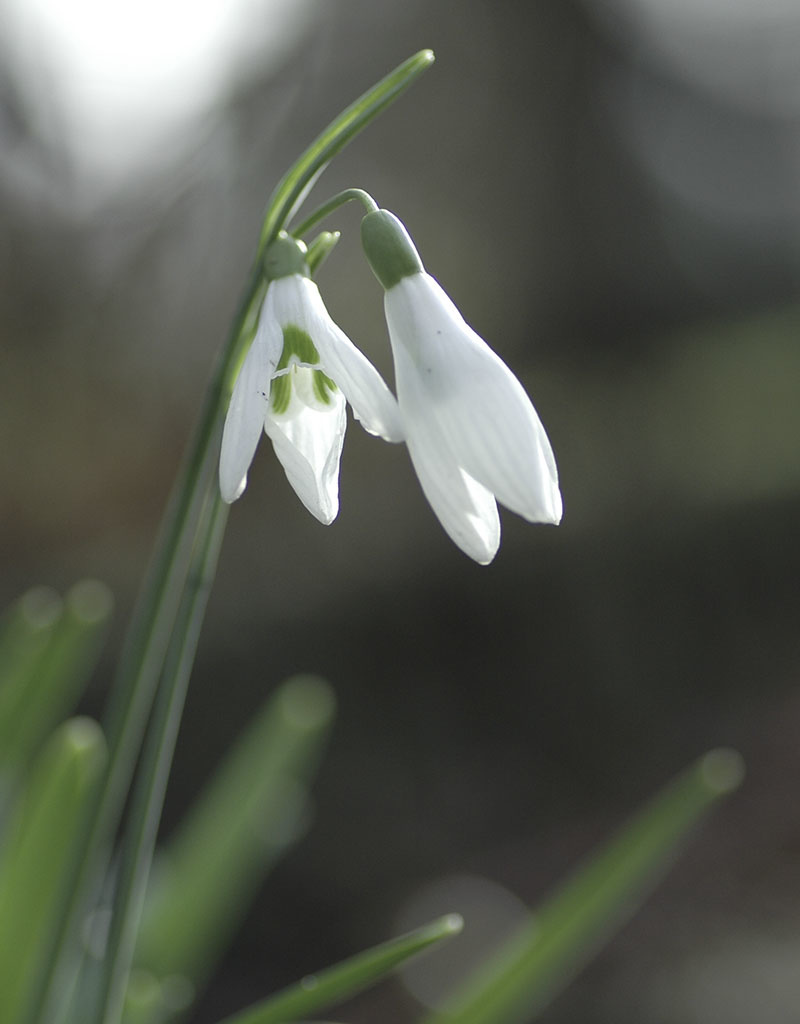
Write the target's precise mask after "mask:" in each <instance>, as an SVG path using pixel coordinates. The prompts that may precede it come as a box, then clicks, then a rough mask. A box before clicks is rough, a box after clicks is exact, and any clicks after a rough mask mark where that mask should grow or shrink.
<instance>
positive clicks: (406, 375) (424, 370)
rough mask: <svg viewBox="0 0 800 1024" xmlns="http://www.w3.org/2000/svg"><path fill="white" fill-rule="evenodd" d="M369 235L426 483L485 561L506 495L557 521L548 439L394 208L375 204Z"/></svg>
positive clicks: (452, 528)
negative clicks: (427, 264) (429, 269)
mask: <svg viewBox="0 0 800 1024" xmlns="http://www.w3.org/2000/svg"><path fill="white" fill-rule="evenodd" d="M362 243H363V246H364V251H365V253H366V256H367V259H368V260H369V262H370V264H371V266H372V269H373V271H374V272H375V275H376V277H377V278H378V280H379V281H380V282H381V284H382V285H383V286H384V288H385V289H386V293H385V296H384V306H385V311H386V321H387V324H388V327H389V337H390V340H391V344H392V354H393V356H394V368H395V383H396V387H397V401H398V404H399V406H400V412H401V414H402V417H403V424H404V427H405V431H406V443H407V445H408V451H409V454H410V456H411V461H412V462H413V464H414V469H415V470H416V473H417V476H418V477H419V481H420V484H421V485H422V490H423V491H424V493H425V496H426V498H427V499H428V501H429V503H430V505H431V507H432V508H433V511H434V512H435V513H436V515H437V517H438V519H439V521H440V523H441V524H442V526H443V527H444V529H445V530H446V531H447V533H448V534H449V535H450V537H451V538H452V539H453V541H455V543H456V544H457V545H458V546H459V547H460V548H461V549H462V551H464V552H465V553H466V554H468V555H469V556H470V558H474V559H475V561H476V562H480V563H481V564H482V565H486V564H488V563H489V562H491V560H492V559H493V558H494V556H495V554H496V552H497V548H498V546H499V544H500V519H499V516H498V513H497V502H498V501H499V502H500V503H501V504H502V505H505V506H506V508H509V509H510V510H511V511H512V512H516V513H517V514H519V515H521V516H523V517H524V518H525V519H527V520H529V521H530V522H533V523H553V524H555V523H558V522H559V521H560V519H561V493H560V491H559V489H558V473H557V470H556V463H555V459H554V457H553V451H552V448H551V447H550V442H549V440H548V438H547V434H546V433H545V430H544V427H543V426H542V423H541V420H540V419H539V417H538V415H537V414H536V410H535V409H534V408H533V405H532V404H531V401H530V399H529V398H528V396H527V394H526V393H525V391H524V389H523V387H522V385H521V384H520V382H519V381H518V380H517V378H516V377H515V376H514V374H513V373H512V372H511V371H510V370H509V368H508V367H507V366H506V364H505V363H504V362H503V361H502V360H501V359H500V358H499V357H498V356H497V355H496V354H495V353H494V352H493V351H492V350H491V349H490V348H489V346H488V345H487V344H486V343H485V342H484V341H483V340H482V339H481V338H479V337H478V335H477V334H476V333H475V332H474V331H473V330H472V328H471V327H469V326H468V325H467V324H466V323H465V322H464V319H463V318H462V316H461V314H460V313H459V312H458V310H457V309H456V307H455V306H454V305H453V303H452V301H451V300H450V299H449V298H448V296H447V295H446V294H445V293H444V291H443V290H442V289H441V287H440V286H439V285H438V284H437V283H436V281H434V279H433V278H432V277H430V276H429V275H428V274H426V273H425V270H424V268H423V266H422V262H421V260H420V258H419V255H418V253H417V250H416V249H415V247H414V243H413V242H412V241H411V239H410V238H409V236H408V233H407V232H406V229H405V227H404V226H403V225H402V224H401V222H400V221H399V220H398V219H397V218H396V217H395V216H394V214H392V213H389V211H388V210H377V211H375V212H373V213H368V214H367V215H366V217H364V219H363V221H362Z"/></svg>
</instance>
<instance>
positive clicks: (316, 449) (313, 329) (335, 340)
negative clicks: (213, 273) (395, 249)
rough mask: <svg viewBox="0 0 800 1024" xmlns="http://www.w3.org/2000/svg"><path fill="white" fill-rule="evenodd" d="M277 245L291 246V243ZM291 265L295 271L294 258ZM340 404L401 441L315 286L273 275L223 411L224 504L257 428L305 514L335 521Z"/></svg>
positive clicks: (293, 276) (240, 476)
mask: <svg viewBox="0 0 800 1024" xmlns="http://www.w3.org/2000/svg"><path fill="white" fill-rule="evenodd" d="M279 242H285V243H286V244H287V245H291V246H292V247H294V248H295V249H297V243H295V242H294V241H293V240H289V239H281V240H279ZM277 244H278V243H276V245H277ZM287 251H288V250H287ZM298 251H299V250H298ZM290 255H291V253H290ZM289 265H290V266H291V267H296V266H298V265H299V264H298V262H297V260H296V259H293V260H290V264H289ZM345 401H347V402H349V403H350V405H351V407H352V409H353V413H354V414H355V416H356V418H357V419H358V420H360V422H361V425H362V426H363V427H364V429H365V430H367V431H368V432H369V433H371V434H377V435H379V436H380V437H383V438H384V439H385V440H387V441H401V440H402V439H403V437H404V434H403V430H402V426H401V419H400V415H399V411H398V408H397V403H396V401H395V399H394V396H393V395H392V393H391V392H390V391H389V389H388V388H387V386H386V384H385V383H384V381H383V379H382V378H381V376H380V374H379V373H378V371H377V370H376V369H375V367H374V366H373V365H372V364H371V363H370V362H369V360H368V359H367V358H366V357H365V356H364V355H363V354H362V353H361V352H360V351H359V350H358V349H357V348H356V347H355V345H353V343H352V342H351V341H350V339H349V338H348V337H347V336H346V335H345V334H344V332H343V331H342V330H341V329H340V328H339V327H337V326H336V324H335V323H334V322H333V320H332V319H331V317H330V315H329V314H328V311H327V310H326V308H325V305H324V303H323V301H322V297H321V296H320V294H319V290H318V288H317V286H316V284H314V282H313V281H312V280H311V279H310V278H309V277H308V276H306V274H304V273H302V272H297V273H288V274H286V275H285V276H280V277H277V279H275V280H272V281H271V282H270V284H269V286H268V288H267V293H266V296H265V299H264V304H263V306H262V309H261V313H260V316H259V322H258V329H257V331H256V335H255V338H254V340H253V343H252V345H251V347H250V350H249V351H248V353H247V355H246V356H245V359H244V362H243V363H242V367H241V370H240V371H239V375H238V377H237V378H236V382H235V384H234V388H233V394H232V395H231V400H230V405H229V407H228V414H227V417H226V420H225V427H224V430H223V435H222V449H221V452H220V462H219V484H220V492H221V494H222V497H223V499H224V500H225V501H226V502H232V501H235V500H236V499H237V498H238V497H239V496H240V495H241V494H242V492H243V491H244V489H245V486H246V485H247V472H248V470H249V468H250V463H251V462H252V460H253V456H254V454H255V450H256V446H257V445H258V439H259V437H260V435H261V431H262V429H263V430H264V431H265V433H266V434H267V436H268V437H269V438H270V440H271V441H272V445H273V448H274V449H275V454H276V455H277V456H278V459H279V460H280V462H281V464H282V466H283V468H284V471H285V473H286V477H287V479H288V480H289V483H290V484H291V485H292V487H293V488H294V490H295V491H296V492H297V496H298V497H299V498H300V500H301V501H302V502H303V504H304V505H305V507H306V508H307V509H308V511H309V512H311V514H312V515H314V516H316V518H317V519H319V521H320V522H322V523H325V524H329V523H331V522H333V520H334V519H335V518H336V515H337V513H338V511H339V460H340V457H341V453H342V444H343V442H344V434H345V427H346V415H345Z"/></svg>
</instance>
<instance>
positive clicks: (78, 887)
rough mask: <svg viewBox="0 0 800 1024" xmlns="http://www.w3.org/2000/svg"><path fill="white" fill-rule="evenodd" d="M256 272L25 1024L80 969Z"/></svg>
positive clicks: (176, 506)
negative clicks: (82, 932) (78, 950)
mask: <svg viewBox="0 0 800 1024" xmlns="http://www.w3.org/2000/svg"><path fill="white" fill-rule="evenodd" d="M261 285H262V280H261V273H260V270H259V269H258V268H254V271H253V274H252V275H251V278H250V281H249V282H248V286H247V288H246V290H245V293H244V296H243V298H242V301H241V303H240V306H239V310H238V313H237V316H236V318H235V320H234V324H233V327H232V329H231V332H230V336H229V339H228V343H227V345H226V346H225V348H224V349H223V351H222V353H221V355H220V358H219V360H218V363H217V367H216V371H215V373H214V376H213V378H212V381H211V384H210V386H209V389H208V392H207V394H206V401H205V404H204V407H203V410H202V413H201V416H200V420H199V422H198V425H197V428H196V430H195V434H194V437H193V439H192V441H191V445H190V448H189V451H188V452H187V455H186V458H185V461H184V465H183V468H182V470H181V473H180V475H179V478H178V481H177V483H176V486H175V488H174V490H173V494H172V497H171V499H170V502H169V505H168V506H167V511H166V514H165V518H164V523H163V525H162V531H161V536H160V539H159V541H158V543H157V547H156V556H155V559H154V561H153V564H152V566H151V569H150V572H149V576H148V578H147V580H146V582H145V585H144V588H143V591H142V594H141V596H140V599H139V602H138V604H137V608H136V610H135V612H134V617H133V620H132V622H131V626H130V627H129V631H128V636H127V639H126V643H125V647H124V649H123V653H122V656H121V659H120V664H119V666H118V669H117V673H116V677H115V680H114V683H113V686H112V699H111V702H110V707H109V710H108V715H107V726H106V735H107V736H108V741H109V750H110V757H109V765H108V770H107V772H106V773H105V775H104V776H103V777H102V779H101V781H100V783H99V784H98V787H97V793H96V794H95V798H94V799H93V800H91V801H90V802H89V804H90V806H89V810H88V817H87V819H86V820H85V821H84V822H83V823H81V825H82V827H80V828H79V829H78V831H79V833H80V836H81V840H82V841H81V842H80V843H79V844H78V848H77V849H76V851H75V860H74V863H73V864H72V865H71V869H70V872H69V875H68V877H69V883H68V884H67V885H66V886H65V890H64V893H63V895H62V906H61V912H60V914H59V916H58V922H57V924H56V927H55V928H54V929H53V933H52V936H51V940H50V948H49V950H48V953H47V956H46V958H45V971H44V975H43V982H42V985H41V986H40V987H39V989H38V998H37V999H36V1000H35V1002H34V1004H33V1005H32V1007H31V1013H30V1015H29V1017H28V1018H27V1019H28V1021H30V1022H39V1021H41V1024H48V1022H49V1021H51V1020H55V1019H57V1013H58V1007H59V1004H60V1001H61V997H60V992H61V991H62V990H63V986H64V982H65V977H66V976H67V975H68V974H69V973H70V972H71V969H73V968H74V950H73V946H74V943H75V937H76V935H77V934H78V929H79V923H80V920H81V919H82V917H83V915H84V913H85V910H86V905H87V901H88V900H89V899H90V898H91V895H92V891H93V890H94V889H95V887H96V886H97V883H98V880H99V879H100V878H101V877H102V875H103V873H104V871H105V865H106V863H107V860H108V855H109V847H110V843H111V838H112V836H113V834H114V832H115V831H116V828H117V825H118V823H119V817H120V815H121V813H122V806H123V804H124V801H125V796H126V793H127V791H128V789H129V787H130V781H131V778H132V776H133V772H134V769H135V766H136V761H137V756H138V751H139V748H140V746H141V742H142V736H143V734H144V729H145V725H146V722H147V718H148V715H149V713H150V708H151V706H152V700H153V694H154V691H155V688H156V686H157V683H158V679H159V676H160V675H161V672H162V668H163V664H164V658H165V657H166V653H167V648H168V645H169V642H170V637H171V634H172V629H173V625H174V623H175V618H176V616H177V613H178V608H179V606H180V602H181V597H182V594H183V590H184V587H185V584H186V577H187V573H188V569H189V563H190V558H191V552H192V546H193V543H194V534H195V531H196V528H197V521H198V518H199V514H200V508H201V506H202V502H203V499H204V497H205V494H206V492H207V489H208V487H209V486H210V481H211V480H212V478H213V473H214V467H215V464H216V460H217V451H218V445H219V434H220V431H221V429H222V419H223V416H224V411H223V410H224V402H225V401H226V398H227V393H226V381H227V380H228V378H229V376H230V375H231V372H232V370H231V367H232V366H234V365H235V363H236V357H237V354H238V348H239V345H238V342H239V339H240V336H241V335H242V334H243V333H244V332H245V330H246V327H247V323H248V319H249V317H250V315H251V308H252V306H253V304H254V302H255V299H256V298H257V296H258V294H259V291H260V289H261Z"/></svg>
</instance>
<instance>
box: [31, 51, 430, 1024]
mask: <svg viewBox="0 0 800 1024" xmlns="http://www.w3.org/2000/svg"><path fill="white" fill-rule="evenodd" d="M432 61H433V54H432V53H430V51H422V52H421V53H420V54H417V55H416V56H415V57H412V58H410V59H409V60H408V61H406V62H405V63H404V64H402V65H400V67H399V68H397V69H396V70H395V71H394V72H392V73H391V74H390V75H388V76H387V77H386V78H384V79H383V80H382V81H381V82H379V83H378V84H377V85H375V86H374V87H373V88H372V89H370V90H368V91H367V92H366V93H365V94H364V95H363V96H362V97H360V99H358V100H356V102H355V103H353V104H352V105H351V106H350V107H348V108H347V110H345V111H344V112H343V113H342V114H341V115H340V116H339V117H338V118H336V119H335V120H334V121H333V122H332V123H331V125H330V126H329V127H328V128H327V129H326V130H325V131H324V132H323V133H322V134H321V135H320V136H319V137H318V138H317V139H316V140H315V142H313V143H312V144H311V146H310V147H309V148H308V149H307V150H306V151H305V153H303V155H302V156H301V157H300V158H299V159H298V160H297V161H296V163H295V164H294V165H293V166H292V167H291V168H290V170H289V171H288V172H287V174H286V175H285V176H284V178H283V179H282V180H281V182H280V183H279V185H278V187H277V188H276V190H275V192H274V193H273V196H272V198H271V200H270V202H269V204H268V207H267V211H266V215H265V219H264V224H263V227H262V231H261V237H260V241H259V246H258V252H257V256H256V260H255V262H254V266H253V269H252V272H251V275H250V279H249V282H248V284H247V286H246V288H245V291H244V295H243V298H242V300H241V302H240V305H239V309H238V312H237V315H236V317H235V320H234V323H233V325H232V328H231V331H230V334H229V337H228V341H227V344H226V345H225V346H224V348H223V350H222V352H221V354H220V357H219V359H218V362H217V366H216V369H215V372H214V375H213V377H212V380H211V383H210V385H209V388H208V390H207V393H206V398H205V402H204V405H203V409H202V412H201V415H200V419H199V422H198V425H197V427H196V429H195V432H194V435H193V437H192V440H191V442H190V445H189V449H188V452H187V456H186V458H185V461H184V464H183V468H182V470H181V473H180V475H179V477H178V480H177V482H176V486H175V489H174V491H173V496H172V498H171V500H170V503H169V505H168V508H167V512H166V514H165V519H164V524H163V527H162V530H161V534H160V539H159V542H158V544H157V547H156V556H155V559H154V562H153V565H152V568H151V570H150V573H149V575H148V578H147V580H146V583H145V585H144V588H143V591H142V594H141V596H140V599H139V602H138V604H137V609H136V612H135V614H134V618H133V621H132V623H131V626H130V628H129V631H128V635H127V640H126V644H125V647H124V650H123V655H122V658H121V661H120V666H119V669H118V672H117V675H116V677H115V680H114V684H113V687H112V695H111V703H110V707H109V714H108V717H107V736H108V740H109V750H110V758H109V767H108V771H107V773H106V774H105V775H104V777H103V779H102V781H101V783H100V784H99V785H98V790H97V793H96V798H95V799H93V800H92V801H90V806H91V810H90V812H89V816H88V817H87V819H86V820H85V821H84V822H82V823H81V825H82V827H80V826H79V827H80V837H81V838H80V843H79V849H78V850H77V851H76V855H75V859H74V862H73V863H72V864H71V865H70V868H69V870H68V871H67V872H66V875H67V882H66V884H65V886H64V890H63V893H62V895H61V901H60V902H61V906H60V911H59V914H58V923H57V924H56V926H55V927H54V929H53V933H52V935H51V936H49V937H48V939H47V940H46V941H47V942H48V948H47V949H46V951H45V956H44V962H45V968H44V972H43V976H42V983H41V984H40V985H39V986H37V996H36V998H35V1000H34V1002H33V1004H32V1006H31V1007H30V1011H29V1013H28V1014H27V1016H26V1018H25V1020H26V1022H27V1024H52V1022H53V1021H56V1020H58V1019H59V1014H60V1012H61V1011H62V1009H63V1002H64V998H63V993H64V991H66V990H68V989H69V984H70V981H69V979H70V975H71V974H72V973H73V971H74V967H75V962H76V960H75V958H76V951H75V945H76V942H77V936H78V931H79V923H80V921H81V920H82V918H83V916H84V915H85V913H86V911H87V909H88V905H89V900H90V898H91V896H92V894H93V892H95V891H96V888H97V885H98V882H99V881H100V880H101V879H102V876H103V874H104V873H105V870H106V866H107V862H108V857H109V851H110V843H111V838H112V836H113V835H114V833H115V831H116V828H117V825H118V822H119V818H120V815H121V813H122V807H123V805H124V802H125V797H126V794H127V791H128V789H129V786H130V781H131V778H132V776H133V772H134V769H135V765H136V760H137V755H138V751H139V748H140V746H141V742H142V736H143V733H144V729H145V725H146V722H147V719H148V716H149V713H150V709H151V706H152V701H153V696H154V693H155V689H156V686H157V684H158V680H159V678H161V677H162V674H163V671H164V664H165V659H166V658H167V656H168V650H169V648H170V644H171V642H172V636H173V631H174V629H175V623H176V617H177V616H178V614H179V609H180V607H181V603H182V600H183V597H184V592H185V589H186V586H187V573H188V571H189V565H190V561H191V558H192V551H193V549H194V545H195V540H196V536H197V529H198V522H199V519H200V515H201V509H202V505H203V502H204V499H205V495H206V494H207V493H208V487H209V486H213V484H211V481H212V479H213V474H214V468H215V465H216V461H217V457H218V451H219V438H220V434H221V430H222V422H223V419H224V414H225V409H226V406H227V402H228V397H229V393H230V388H231V386H232V380H233V378H234V376H235V373H236V370H237V368H238V366H239V364H240V362H241V359H242V357H243V354H244V351H245V348H246V345H247V343H248V341H249V340H250V338H251V337H252V332H253V330H254V325H255V318H256V316H257V312H258V308H259V305H260V300H261V298H262V296H263V291H264V287H265V285H264V274H263V269H262V266H261V258H262V256H263V253H264V250H265V248H266V246H267V245H268V244H269V243H270V242H271V241H272V240H273V239H274V238H275V237H277V234H278V232H279V231H280V230H281V229H282V227H283V226H284V224H285V223H286V221H287V219H288V218H289V217H290V216H291V214H292V213H293V212H294V210H295V209H296V208H297V206H298V205H299V204H300V202H301V201H302V199H303V198H304V196H305V195H306V194H307V192H308V190H309V189H310V188H311V186H312V185H313V183H314V181H315V180H316V178H317V177H318V176H319V174H320V173H321V172H322V170H324V168H325V166H326V165H327V163H328V162H329V161H330V160H331V159H332V157H333V156H335V155H336V154H337V153H338V152H340V151H341V150H342V149H343V148H344V146H345V145H347V143H348V142H349V141H350V140H351V139H353V138H354V137H355V136H356V135H357V134H358V133H359V132H360V131H361V130H362V129H363V128H365V127H366V126H367V124H369V123H370V121H371V120H372V119H373V118H375V117H376V116H377V115H378V114H379V113H381V112H382V111H383V110H384V109H385V108H386V107H387V106H389V104H391V103H392V102H393V100H394V99H396V98H397V97H398V96H399V95H401V93H402V92H403V91H404V90H405V89H406V88H407V87H408V86H409V85H410V84H411V82H412V81H413V80H414V79H415V78H416V77H417V76H418V75H419V74H420V73H421V72H422V71H423V70H425V68H427V67H429V66H430V64H431V63H432Z"/></svg>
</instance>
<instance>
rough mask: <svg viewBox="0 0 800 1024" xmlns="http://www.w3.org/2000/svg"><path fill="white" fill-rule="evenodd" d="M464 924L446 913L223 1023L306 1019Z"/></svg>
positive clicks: (272, 1023)
mask: <svg viewBox="0 0 800 1024" xmlns="http://www.w3.org/2000/svg"><path fill="white" fill-rule="evenodd" d="M463 926H464V922H463V921H462V920H461V917H460V916H459V915H458V914H447V915H446V916H445V917H440V918H438V919H437V920H436V921H432V922H431V923H430V924H427V925H424V926H423V927H422V928H417V929H415V930H414V931H412V932H408V933H407V934H406V935H401V936H400V937H399V938H396V939H390V940H389V941H388V942H384V943H381V945H379V946H374V947H373V948H372V949H369V950H367V951H366V952H364V953H359V954H357V955H356V956H353V957H350V958H349V959H348V960H344V961H342V963H340V964H337V965H336V966H334V967H329V968H328V969H327V970H324V971H320V972H319V973H318V974H313V975H309V976H308V977H306V978H303V980H302V981H301V982H299V984H297V985H294V986H292V987H291V988H288V989H284V991H283V992H279V993H278V994H277V995H275V996H272V997H271V998H269V999H266V1000H264V1001H263V1002H260V1003H256V1005H255V1006H251V1007H249V1008H248V1009H246V1010H243V1011H242V1012H241V1013H237V1014H234V1015H233V1016H232V1017H226V1018H225V1020H224V1021H221V1022H220V1024H281V1022H284V1024H287V1022H289V1021H294V1020H301V1019H303V1020H305V1019H308V1018H309V1016H310V1015H312V1014H314V1013H317V1012H319V1011H321V1010H324V1009H327V1008H328V1007H330V1006H333V1005H335V1004H337V1003H341V1002H343V1001H344V1000H345V999H349V998H350V997H351V996H353V995H355V994H356V993H357V992H361V991H362V990H363V989H365V988H367V987H369V986H370V985H374V984H375V983H376V982H377V981H380V980H381V979H382V978H383V977H385V976H386V975H387V974H389V973H390V972H392V971H394V970H396V969H397V968H398V967H400V966H401V964H403V963H405V962H406V961H407V960H408V959H409V958H410V957H412V956H416V955H417V954H419V953H423V952H424V951H425V950H427V949H429V948H430V947H432V946H435V945H436V944H437V943H439V942H441V941H442V940H443V939H447V938H450V937H452V936H454V935H457V934H458V933H459V932H460V931H461V929H462V928H463Z"/></svg>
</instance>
